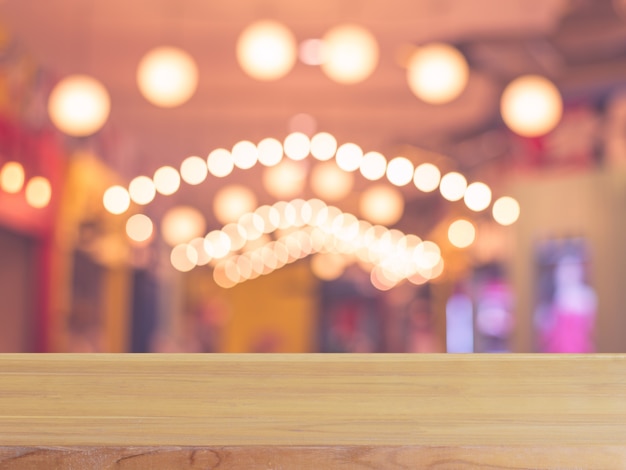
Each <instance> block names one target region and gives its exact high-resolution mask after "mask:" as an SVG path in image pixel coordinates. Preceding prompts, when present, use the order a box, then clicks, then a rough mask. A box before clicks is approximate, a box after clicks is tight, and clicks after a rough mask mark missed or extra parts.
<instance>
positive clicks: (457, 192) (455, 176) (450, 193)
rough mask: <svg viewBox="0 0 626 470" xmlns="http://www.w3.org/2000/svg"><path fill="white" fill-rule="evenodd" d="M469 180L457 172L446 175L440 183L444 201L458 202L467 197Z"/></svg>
mask: <svg viewBox="0 0 626 470" xmlns="http://www.w3.org/2000/svg"><path fill="white" fill-rule="evenodd" d="M466 188H467V180H466V179H465V176H463V175H462V174H461V173H457V172H456V171H451V172H450V173H446V174H445V175H443V177H442V178H441V181H440V182H439V191H440V192H441V195H442V196H443V197H444V199H447V200H448V201H458V200H460V199H462V198H463V196H464V195H465V189H466Z"/></svg>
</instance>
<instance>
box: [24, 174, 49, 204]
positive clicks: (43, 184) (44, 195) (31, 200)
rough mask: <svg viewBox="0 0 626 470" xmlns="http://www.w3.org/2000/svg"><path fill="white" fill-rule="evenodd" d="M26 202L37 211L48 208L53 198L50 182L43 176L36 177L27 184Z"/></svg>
mask: <svg viewBox="0 0 626 470" xmlns="http://www.w3.org/2000/svg"><path fill="white" fill-rule="evenodd" d="M25 197H26V202H28V204H30V205H31V206H32V207H34V208H36V209H41V208H43V207H46V206H47V205H48V204H49V203H50V198H51V197H52V187H51V186H50V181H48V179H47V178H44V177H43V176H35V177H33V178H31V179H30V180H28V183H26V191H25Z"/></svg>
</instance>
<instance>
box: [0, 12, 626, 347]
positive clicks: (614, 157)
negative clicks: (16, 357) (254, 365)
mask: <svg viewBox="0 0 626 470" xmlns="http://www.w3.org/2000/svg"><path fill="white" fill-rule="evenodd" d="M625 209H626V2H624V1H622V0H388V1H384V2H383V1H379V0H371V1H365V0H360V1H357V0H346V1H341V2H337V1H333V0H317V1H315V2H289V1H285V0H241V1H237V2H232V1H225V0H215V1H211V2H208V1H204V0H158V1H153V0H151V1H148V0H135V1H132V2H128V1H121V0H109V1H107V2H97V1H95V0H47V1H45V2H41V1H35V0H2V1H0V351H2V352H65V351H70V352H318V351H322V352H446V351H447V352H620V351H621V352H624V351H626V315H625V314H624V308H625V307H624V306H625V305H626V289H624V288H623V286H622V282H623V279H625V278H626V248H625V247H624V246H623V244H624V242H623V238H622V237H623V236H624V229H625V228H626V218H625V217H624V211H625Z"/></svg>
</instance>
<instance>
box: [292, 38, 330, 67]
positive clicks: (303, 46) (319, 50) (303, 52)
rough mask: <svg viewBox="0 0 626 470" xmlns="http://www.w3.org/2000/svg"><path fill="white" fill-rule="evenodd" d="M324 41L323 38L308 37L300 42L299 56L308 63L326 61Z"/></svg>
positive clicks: (303, 61)
mask: <svg viewBox="0 0 626 470" xmlns="http://www.w3.org/2000/svg"><path fill="white" fill-rule="evenodd" d="M323 49H324V42H323V41H322V40H321V39H306V40H304V41H302V42H301V43H300V47H299V49H298V57H299V58H300V60H301V61H302V63H303V64H306V65H322V64H323V63H324V50H323Z"/></svg>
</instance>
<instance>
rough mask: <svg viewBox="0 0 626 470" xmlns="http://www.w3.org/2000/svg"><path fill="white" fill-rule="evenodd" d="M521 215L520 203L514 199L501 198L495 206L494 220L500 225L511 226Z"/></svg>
mask: <svg viewBox="0 0 626 470" xmlns="http://www.w3.org/2000/svg"><path fill="white" fill-rule="evenodd" d="M519 214H520V206H519V203H518V202H517V201H516V200H515V199H513V198H512V197H509V196H504V197H501V198H500V199H498V200H497V201H496V202H495V203H494V204H493V218H494V219H495V221H496V222H498V223H499V224H500V225H511V224H513V223H515V222H516V221H517V219H518V218H519Z"/></svg>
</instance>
